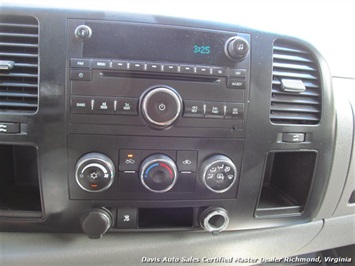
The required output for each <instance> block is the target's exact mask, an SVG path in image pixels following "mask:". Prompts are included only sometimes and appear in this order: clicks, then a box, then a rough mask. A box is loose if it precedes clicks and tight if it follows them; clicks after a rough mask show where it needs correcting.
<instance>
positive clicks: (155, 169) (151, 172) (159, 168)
mask: <svg viewBox="0 0 355 266" xmlns="http://www.w3.org/2000/svg"><path fill="white" fill-rule="evenodd" d="M140 178H141V182H142V184H143V186H144V187H145V188H146V189H148V190H150V191H152V192H156V193H163V192H167V191H169V190H170V189H171V188H172V187H173V186H174V185H175V183H176V180H177V168H176V164H175V162H174V161H173V160H172V159H171V158H170V157H168V156H166V155H163V154H154V155H151V156H149V157H148V158H146V159H145V160H144V161H143V162H142V165H141V168H140Z"/></svg>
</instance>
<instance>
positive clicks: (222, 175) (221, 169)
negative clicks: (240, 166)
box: [200, 155, 237, 193]
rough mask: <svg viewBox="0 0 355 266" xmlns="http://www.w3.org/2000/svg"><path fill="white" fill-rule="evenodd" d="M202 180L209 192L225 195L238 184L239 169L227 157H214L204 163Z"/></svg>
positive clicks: (201, 172) (201, 171)
mask: <svg viewBox="0 0 355 266" xmlns="http://www.w3.org/2000/svg"><path fill="white" fill-rule="evenodd" d="M200 179H201V181H202V183H203V184H204V185H205V186H206V187H207V188H208V189H209V190H211V191H213V192H215V193H223V192H226V191H228V190H229V189H230V188H231V187H232V186H233V184H234V183H235V182H236V180H237V168H236V167H235V165H234V163H233V162H232V160H231V159H229V158H228V157H227V156H224V155H214V156H212V157H210V158H208V159H207V160H205V161H204V162H203V163H202V165H201V170H200Z"/></svg>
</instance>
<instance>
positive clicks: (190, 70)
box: [180, 65, 195, 74]
mask: <svg viewBox="0 0 355 266" xmlns="http://www.w3.org/2000/svg"><path fill="white" fill-rule="evenodd" d="M180 72H181V73H185V74H194V73H195V66H190V65H181V66H180Z"/></svg>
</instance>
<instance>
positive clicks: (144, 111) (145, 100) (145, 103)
mask: <svg viewBox="0 0 355 266" xmlns="http://www.w3.org/2000/svg"><path fill="white" fill-rule="evenodd" d="M158 92H165V93H168V94H170V95H171V96H172V97H173V98H174V100H175V102H176V105H177V110H176V114H175V116H174V117H173V118H172V119H170V120H169V121H166V122H158V121H155V120H153V119H152V118H151V117H150V116H149V114H148V111H147V108H148V101H149V99H150V98H151V97H152V96H153V95H154V94H155V93H158ZM180 113H181V98H180V97H179V96H178V94H177V93H176V92H174V91H173V90H171V89H168V88H164V87H158V88H154V89H152V90H151V91H149V92H148V93H147V94H146V95H145V96H144V98H143V102H142V114H143V116H144V118H146V119H147V120H148V122H149V123H151V124H153V125H156V126H160V127H167V126H170V125H171V124H173V123H174V122H175V121H176V119H177V118H178V117H179V115H180Z"/></svg>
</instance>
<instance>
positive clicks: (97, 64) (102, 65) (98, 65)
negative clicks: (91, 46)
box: [92, 59, 111, 69]
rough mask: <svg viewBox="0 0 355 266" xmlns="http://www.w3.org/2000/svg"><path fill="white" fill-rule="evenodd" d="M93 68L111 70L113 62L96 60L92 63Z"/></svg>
mask: <svg viewBox="0 0 355 266" xmlns="http://www.w3.org/2000/svg"><path fill="white" fill-rule="evenodd" d="M92 67H93V68H99V69H110V67H111V61H110V60H96V59H94V60H93V62H92Z"/></svg>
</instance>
